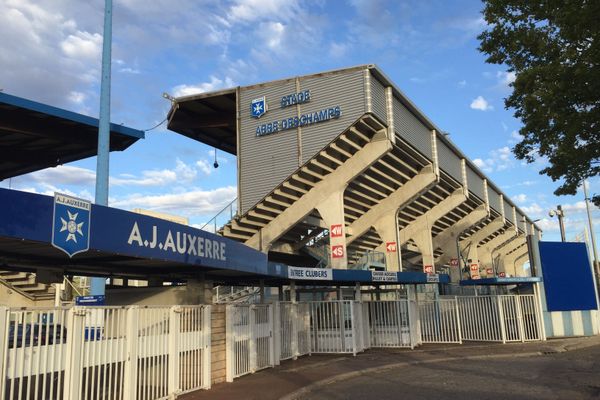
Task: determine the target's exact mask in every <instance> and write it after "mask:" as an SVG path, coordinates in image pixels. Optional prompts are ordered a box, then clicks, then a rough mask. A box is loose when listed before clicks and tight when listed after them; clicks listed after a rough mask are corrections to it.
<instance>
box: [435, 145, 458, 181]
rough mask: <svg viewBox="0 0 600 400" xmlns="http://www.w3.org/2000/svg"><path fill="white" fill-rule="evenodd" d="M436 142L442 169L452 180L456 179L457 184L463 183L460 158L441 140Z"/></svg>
mask: <svg viewBox="0 0 600 400" xmlns="http://www.w3.org/2000/svg"><path fill="white" fill-rule="evenodd" d="M436 142H437V151H438V162H439V163H440V168H441V169H442V170H443V171H445V172H446V173H447V174H448V175H450V176H451V177H452V178H454V179H456V181H457V182H460V183H462V173H461V166H460V158H459V157H458V156H457V155H456V154H455V153H454V152H453V151H452V150H450V148H449V147H448V146H446V144H444V142H442V141H441V140H440V139H439V138H436Z"/></svg>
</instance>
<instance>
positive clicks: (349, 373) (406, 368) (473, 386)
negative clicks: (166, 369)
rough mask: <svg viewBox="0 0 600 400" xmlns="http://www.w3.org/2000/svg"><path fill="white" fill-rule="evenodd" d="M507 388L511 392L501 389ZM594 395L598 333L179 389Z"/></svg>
mask: <svg viewBox="0 0 600 400" xmlns="http://www.w3.org/2000/svg"><path fill="white" fill-rule="evenodd" d="M506 390H509V393H511V396H507V394H506ZM400 397H404V398H419V399H439V398H444V399H463V398H472V399H480V398H481V399H500V398H502V399H504V398H512V399H519V398H531V399H547V398H550V399H552V398H555V399H582V398H583V399H588V398H599V399H600V337H594V338H571V339H561V340H551V341H548V342H538V343H526V344H521V343H515V344H505V345H502V344H466V345H450V346H448V345H446V346H442V345H428V346H423V347H421V348H420V349H419V350H412V351H411V350H403V349H392V350H381V349H377V350H369V351H367V352H365V353H362V354H359V355H358V356H356V357H352V356H340V355H332V356H323V355H313V356H310V357H301V358H300V359H298V360H296V361H292V360H290V361H284V362H282V365H281V366H279V367H277V368H271V369H267V370H263V371H260V372H257V373H255V374H253V375H248V376H244V377H241V378H238V379H236V380H235V381H234V382H233V383H223V384H218V385H214V386H213V388H212V389H211V390H208V391H200V392H195V393H190V394H187V395H185V396H182V397H181V398H182V399H185V400H201V399H223V400H227V399H235V400H239V399H248V400H251V399H257V400H258V399H260V400H275V399H286V400H291V399H336V400H337V399H369V398H376V399H378V400H379V399H382V400H383V399H397V398H400Z"/></svg>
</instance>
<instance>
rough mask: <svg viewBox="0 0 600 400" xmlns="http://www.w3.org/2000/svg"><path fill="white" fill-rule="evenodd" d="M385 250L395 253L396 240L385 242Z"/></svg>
mask: <svg viewBox="0 0 600 400" xmlns="http://www.w3.org/2000/svg"><path fill="white" fill-rule="evenodd" d="M385 251H386V252H388V253H395V252H396V242H387V243H386V244H385Z"/></svg>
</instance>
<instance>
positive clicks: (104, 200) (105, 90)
mask: <svg viewBox="0 0 600 400" xmlns="http://www.w3.org/2000/svg"><path fill="white" fill-rule="evenodd" d="M111 44H112V0H105V1H104V38H103V40H102V82H101V86H100V121H99V124H98V158H97V164H96V204H99V205H102V206H107V205H108V171H109V169H108V159H109V151H110V67H111ZM105 285H106V280H105V279H104V278H92V279H91V284H90V291H91V294H92V295H103V294H104V289H105Z"/></svg>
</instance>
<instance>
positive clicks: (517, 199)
mask: <svg viewBox="0 0 600 400" xmlns="http://www.w3.org/2000/svg"><path fill="white" fill-rule="evenodd" d="M512 200H513V201H514V202H515V203H520V204H522V203H525V202H526V201H527V195H526V194H525V193H520V194H518V195H516V196H513V197H512Z"/></svg>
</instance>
